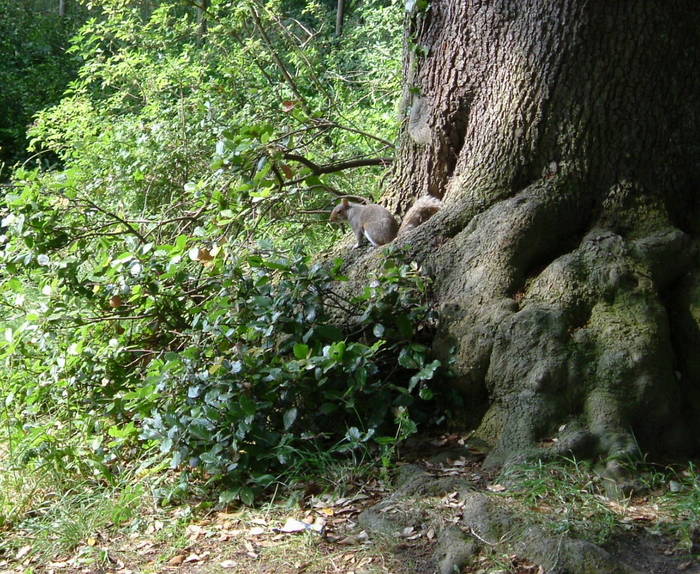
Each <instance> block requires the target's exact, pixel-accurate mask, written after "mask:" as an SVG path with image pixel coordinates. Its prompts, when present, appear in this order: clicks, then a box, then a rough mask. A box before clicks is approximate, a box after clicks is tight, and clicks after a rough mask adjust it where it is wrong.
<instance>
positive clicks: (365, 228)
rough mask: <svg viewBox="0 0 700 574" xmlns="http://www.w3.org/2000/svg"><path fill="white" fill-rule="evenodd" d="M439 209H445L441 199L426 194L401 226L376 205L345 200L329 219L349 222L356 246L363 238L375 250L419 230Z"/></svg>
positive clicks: (413, 207) (412, 208) (358, 245)
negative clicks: (413, 230)
mask: <svg viewBox="0 0 700 574" xmlns="http://www.w3.org/2000/svg"><path fill="white" fill-rule="evenodd" d="M440 207H442V202H441V201H440V200H439V199H437V198H436V197H432V196H430V195H424V196H423V197H420V198H418V200H417V201H416V202H415V203H414V204H413V205H412V206H411V209H409V210H408V212H407V213H406V215H405V217H404V218H403V222H402V223H401V226H400V227H399V224H398V223H396V219H395V218H394V216H393V215H392V214H391V212H390V211H389V210H388V209H386V208H385V207H382V206H381V205H377V204H376V203H369V204H367V205H363V204H361V203H352V202H350V201H348V200H347V198H343V199H342V200H341V202H340V203H339V204H338V205H336V206H335V208H333V211H332V212H331V218H330V219H331V221H342V220H347V221H349V222H350V227H352V230H353V231H354V232H355V238H356V239H357V245H355V247H360V246H361V245H362V242H363V240H364V239H366V240H367V241H369V242H370V243H371V244H372V246H373V247H377V246H379V245H385V244H386V243H390V242H391V241H393V240H394V239H396V237H397V236H398V235H401V234H403V233H405V232H406V231H409V230H410V229H413V228H414V227H418V226H419V225H420V224H421V223H424V222H425V221H427V220H428V219H430V218H431V217H432V216H433V215H435V213H437V211H438V210H439V209H440Z"/></svg>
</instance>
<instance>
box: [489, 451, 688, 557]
mask: <svg viewBox="0 0 700 574" xmlns="http://www.w3.org/2000/svg"><path fill="white" fill-rule="evenodd" d="M628 472H629V475H630V476H631V477H634V478H635V479H636V482H637V484H638V485H640V486H641V489H639V491H638V492H636V493H632V494H631V495H630V496H629V497H628V498H627V499H624V500H613V499H610V498H609V497H607V496H606V495H605V489H604V484H603V479H602V478H601V477H600V476H598V475H597V474H596V473H595V471H594V469H593V467H592V465H591V464H590V463H587V462H581V461H577V460H574V459H561V460H558V461H555V462H547V463H542V462H539V463H537V464H532V465H523V466H518V467H513V468H510V469H509V470H507V471H506V472H504V474H503V475H502V476H501V477H500V479H501V481H502V482H503V483H504V484H507V485H508V491H507V493H506V496H508V498H509V499H511V500H512V501H514V502H515V503H516V504H518V505H519V506H521V507H522V508H523V510H524V511H525V512H526V513H527V514H528V517H529V518H530V519H531V520H533V521H534V522H537V523H539V524H541V525H542V526H543V527H544V528H546V529H547V530H548V531H550V532H552V533H553V534H564V535H569V536H572V537H578V538H584V539H586V540H590V541H591V542H594V543H596V544H602V543H605V542H606V541H608V540H610V538H611V537H612V536H613V535H615V534H617V533H620V532H623V531H626V530H630V529H632V528H634V527H635V524H636V525H637V526H641V525H643V526H644V527H645V529H646V530H647V531H655V532H658V533H660V534H665V535H667V536H670V537H671V538H673V539H674V540H675V541H676V543H677V545H678V546H679V547H680V548H682V549H685V550H688V551H689V550H691V549H692V548H693V543H694V541H695V542H697V538H698V534H700V529H699V528H698V524H700V474H698V470H697V467H696V466H695V465H694V464H693V463H689V464H688V466H687V467H684V468H680V469H679V468H673V467H666V468H663V469H660V470H659V469H656V468H653V469H652V468H650V467H649V466H646V465H643V464H637V465H632V464H631V465H630V466H629V467H628Z"/></svg>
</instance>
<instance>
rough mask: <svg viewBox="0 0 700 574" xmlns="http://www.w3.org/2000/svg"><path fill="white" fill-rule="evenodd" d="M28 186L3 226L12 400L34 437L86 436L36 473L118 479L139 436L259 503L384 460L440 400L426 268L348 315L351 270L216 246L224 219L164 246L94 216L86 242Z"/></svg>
mask: <svg viewBox="0 0 700 574" xmlns="http://www.w3.org/2000/svg"><path fill="white" fill-rule="evenodd" d="M24 176H25V179H24V184H23V187H22V188H21V189H22V192H21V193H18V194H9V195H8V196H7V197H6V204H7V206H6V210H5V215H4V218H3V219H2V225H3V228H4V232H5V234H4V236H3V239H4V244H5V250H4V252H3V255H4V258H3V259H2V262H3V265H4V268H5V270H6V271H7V272H8V273H6V274H5V277H6V279H5V280H4V283H3V296H4V297H5V302H6V303H7V304H8V305H11V306H12V307H13V308H14V316H15V319H14V320H13V321H12V327H8V329H7V331H6V335H5V341H3V342H2V343H0V357H2V358H3V359H4V360H5V363H6V365H10V366H11V368H10V369H7V370H6V372H5V374H4V375H3V378H4V380H3V382H2V387H3V388H5V389H6V390H7V391H8V392H9V394H10V396H11V397H12V399H11V400H10V401H8V405H9V406H12V405H16V407H17V408H18V409H19V411H18V412H17V415H16V416H17V417H18V418H20V417H21V418H24V419H25V420H27V421H28V423H27V424H29V425H30V426H31V424H32V423H31V422H30V421H35V422H36V423H37V424H38V423H39V422H40V421H41V417H42V416H43V415H45V413H47V412H49V413H52V414H53V416H55V417H56V418H58V419H59V420H65V419H66V417H70V418H71V424H70V427H69V428H70V429H71V430H72V431H73V432H74V433H75V436H76V437H79V440H77V442H75V443H74V444H75V446H74V447H63V448H57V447H56V445H57V444H58V443H59V442H60V443H63V444H64V445H66V444H67V445H71V444H73V443H71V441H70V440H66V429H65V427H61V428H60V429H59V428H55V429H47V431H46V433H45V434H44V435H43V437H42V439H41V441H40V442H41V443H42V444H43V445H44V446H43V447H42V446H41V444H39V445H37V446H35V447H33V448H32V449H31V450H30V452H29V456H30V457H39V458H44V457H49V458H53V459H54V460H57V461H58V460H60V464H61V465H63V466H66V465H68V466H70V465H71V464H80V465H88V466H89V467H90V468H91V469H92V472H100V473H107V474H109V473H110V472H113V471H114V469H115V468H116V467H115V465H118V464H120V460H124V459H125V458H129V457H131V456H133V455H134V452H137V451H138V449H140V448H141V447H139V446H138V445H139V442H138V439H139V437H140V438H141V439H144V440H145V441H147V443H146V445H148V444H157V445H158V446H159V448H160V451H161V452H162V453H165V454H167V455H168V456H169V457H170V460H171V462H172V466H173V467H181V466H189V467H193V468H197V469H201V470H203V471H204V472H205V473H206V475H207V476H209V477H211V478H213V479H215V480H221V479H225V480H227V481H229V482H231V483H233V484H237V485H238V486H239V487H244V489H243V490H236V491H234V492H235V495H236V496H240V497H242V498H244V499H245V500H250V499H251V497H252V493H253V491H252V490H251V489H250V484H251V481H252V484H253V485H255V484H262V485H265V484H266V483H268V482H270V481H273V480H276V479H278V478H279V477H280V476H281V475H283V474H284V472H285V466H286V465H287V464H288V463H290V461H295V464H296V460H298V459H299V458H300V457H301V458H303V457H304V453H305V452H310V451H312V450H314V449H317V448H323V449H330V450H332V451H335V452H342V451H345V450H350V449H352V448H356V447H358V446H360V445H362V444H363V443H366V442H367V441H370V439H379V442H380V443H382V444H386V442H387V436H391V435H392V434H394V435H395V434H396V432H397V431H396V428H395V427H394V426H393V425H394V423H393V422H392V421H394V419H395V418H397V419H398V420H399V421H400V424H401V425H402V430H401V433H400V434H403V435H406V434H410V432H412V430H413V427H412V426H411V424H412V423H411V422H410V421H411V420H412V419H411V417H410V416H408V415H407V414H406V413H407V412H410V411H407V410H406V409H411V408H412V407H413V406H414V399H415V396H416V395H417V394H420V396H421V397H423V398H425V399H428V398H430V397H431V393H430V391H429V389H428V388H427V387H426V386H425V383H426V381H428V380H430V379H431V378H432V377H433V375H434V373H435V370H436V368H437V367H438V365H439V363H438V361H431V360H429V359H428V354H429V353H428V349H427V347H425V346H424V345H423V344H422V343H421V341H423V340H424V337H423V336H424V335H425V328H426V325H428V324H429V319H430V317H429V310H428V307H427V306H426V302H425V301H426V291H427V285H426V283H425V281H424V279H422V278H421V276H420V274H419V272H418V270H417V269H416V268H415V266H411V265H410V264H405V263H399V262H398V259H397V258H398V255H396V256H395V257H393V258H390V259H388V260H387V264H386V267H385V269H384V272H383V275H382V276H381V277H377V278H376V280H374V281H373V282H372V283H371V284H370V285H368V286H366V287H365V288H364V289H363V290H362V292H361V293H358V294H357V295H356V296H354V297H353V298H352V299H350V300H343V299H341V298H340V296H339V295H338V294H336V293H335V292H334V289H333V286H334V285H336V284H338V282H342V280H343V277H342V275H341V267H342V262H340V261H336V262H334V263H328V264H321V263H315V264H312V263H310V261H309V258H308V257H306V256H304V255H303V254H301V253H298V252H296V253H295V252H294V251H291V252H289V251H287V252H284V253H283V252H281V251H280V250H277V249H274V248H273V247H271V246H270V247H269V248H268V249H262V248H256V249H250V248H246V247H245V246H243V245H241V244H240V243H237V242H235V241H234V242H226V241H224V240H221V235H220V227H221V225H226V224H225V223H222V219H221V217H220V214H219V213H218V212H217V211H216V210H214V211H213V212H209V215H208V217H206V218H202V219H201V221H200V225H199V226H198V227H197V228H196V230H197V231H196V233H193V234H180V235H178V236H176V237H174V240H173V241H172V243H167V244H166V243H162V244H155V243H152V242H148V241H147V240H146V236H147V235H148V233H147V232H146V231H138V230H137V229H136V228H134V227H133V224H131V223H129V222H128V221H126V220H124V219H122V218H121V217H119V216H114V217H113V218H112V219H110V216H109V215H106V214H104V213H101V212H100V211H99V210H98V209H97V208H94V209H93V210H92V212H90V213H91V215H90V217H92V218H93V221H92V222H91V226H92V227H91V228H90V229H92V230H93V231H92V235H93V236H92V237H86V236H88V235H90V233H88V232H86V230H85V229H84V228H83V226H84V225H86V224H87V222H86V221H85V219H84V218H85V217H87V216H86V213H85V212H80V211H78V210H76V209H75V207H74V206H73V204H74V203H76V202H77V204H78V205H80V204H81V203H80V202H81V201H83V199H82V198H81V197H82V196H80V195H79V194H78V192H76V191H75V190H74V189H72V188H68V187H65V186H59V189H60V193H59V194H57V195H56V196H51V195H50V194H48V193H46V191H47V190H46V188H45V187H44V186H45V184H46V182H45V180H44V179H42V178H39V179H35V180H32V177H36V174H34V175H32V174H31V173H24ZM64 183H65V180H64ZM100 214H101V215H102V216H103V217H105V219H104V222H103V223H98V222H97V221H95V219H97V218H98V217H99V216H100ZM223 221H224V222H225V221H226V218H223ZM110 222H111V224H110ZM163 225H165V223H163ZM157 228H158V227H157V225H156V223H155V222H154V229H157ZM100 229H102V230H103V231H102V234H100V231H98V230H100ZM117 229H121V232H119V233H117V232H116V230H117ZM104 230H109V231H104ZM96 240H97V241H96ZM88 246H89V247H91V248H92V250H90V249H88ZM10 273H11V275H12V278H10ZM29 292H31V293H32V294H33V296H31V297H28V296H27V293H29ZM341 316H342V317H346V318H347V317H348V316H350V317H354V319H353V320H352V321H351V325H350V326H349V327H348V326H346V327H343V326H342V324H341V322H340V317H341ZM344 322H347V321H344ZM382 435H384V437H383V438H380V437H382ZM86 444H89V445H91V446H90V448H91V449H92V454H91V455H89V456H86V446H85V445H86ZM134 449H137V451H135V450H134ZM88 454H89V453H88ZM246 485H247V486H246Z"/></svg>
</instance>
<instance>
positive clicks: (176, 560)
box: [166, 554, 187, 566]
mask: <svg viewBox="0 0 700 574" xmlns="http://www.w3.org/2000/svg"><path fill="white" fill-rule="evenodd" d="M185 558H187V556H185V555H184V554H177V555H175V556H173V557H172V558H171V559H170V560H168V561H167V562H166V564H167V565H168V566H179V565H180V564H182V563H183V562H184V561H185Z"/></svg>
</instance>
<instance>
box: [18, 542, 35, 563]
mask: <svg viewBox="0 0 700 574" xmlns="http://www.w3.org/2000/svg"><path fill="white" fill-rule="evenodd" d="M31 550H32V547H31V546H29V545H27V546H22V548H20V549H19V550H18V551H17V554H16V555H15V560H22V558H24V557H25V556H26V555H27V554H29V553H30V552H31Z"/></svg>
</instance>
